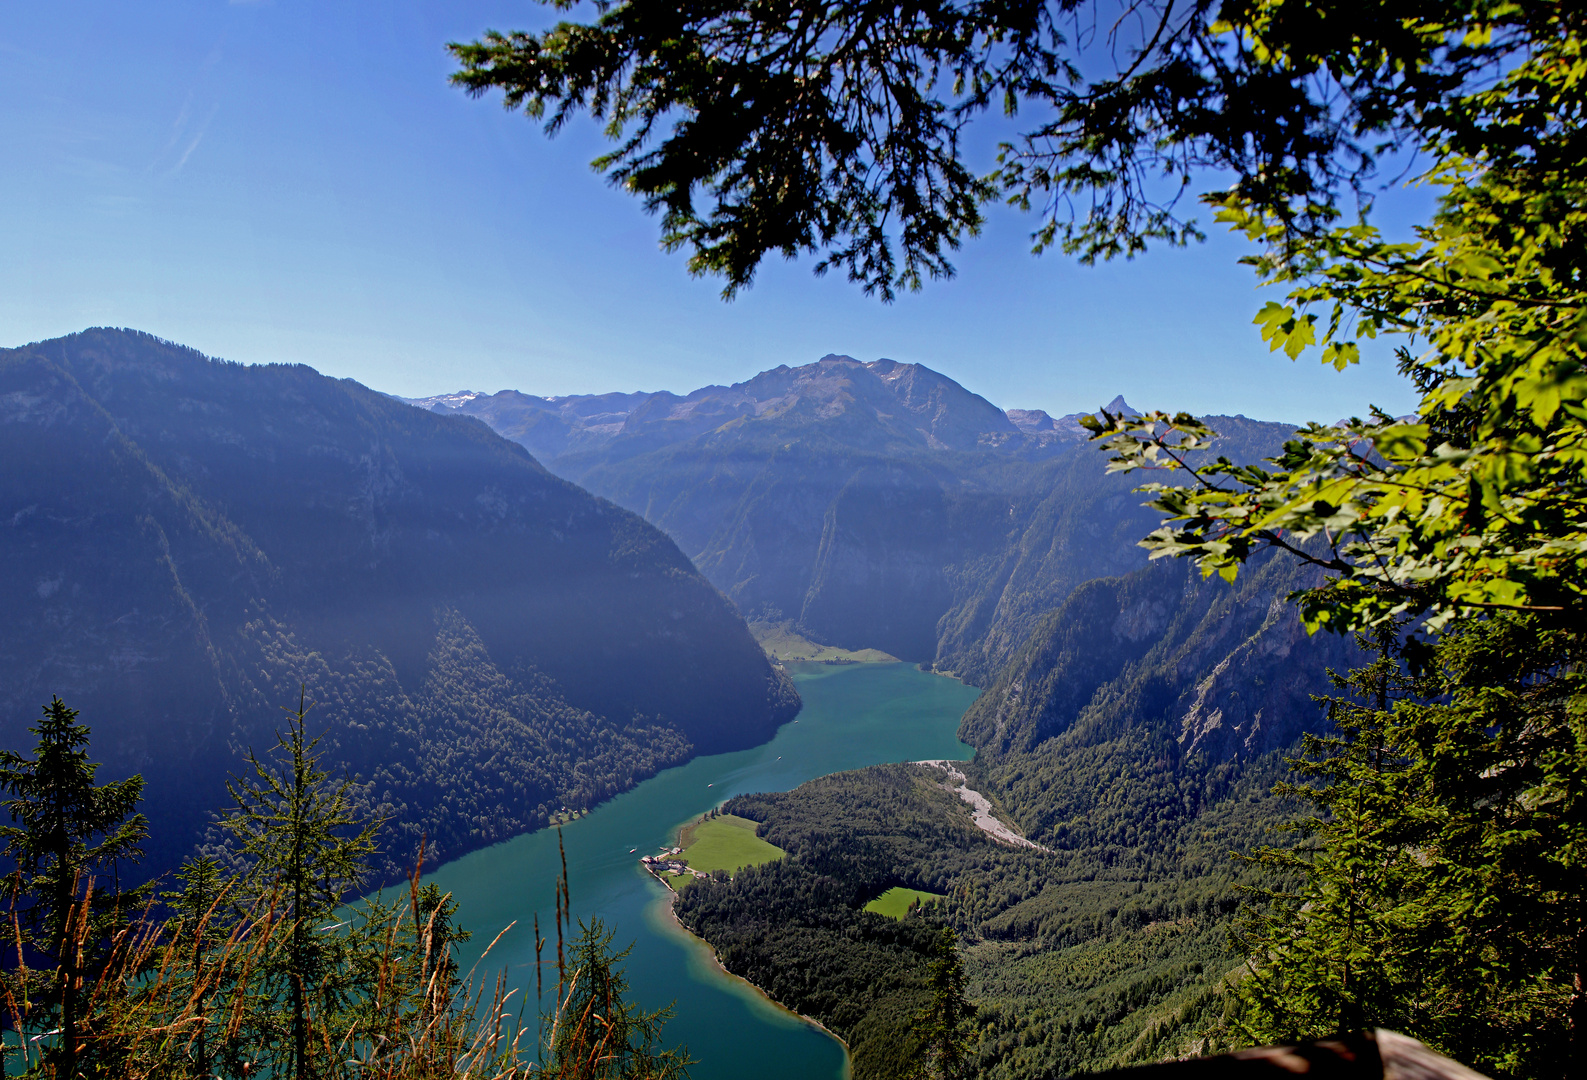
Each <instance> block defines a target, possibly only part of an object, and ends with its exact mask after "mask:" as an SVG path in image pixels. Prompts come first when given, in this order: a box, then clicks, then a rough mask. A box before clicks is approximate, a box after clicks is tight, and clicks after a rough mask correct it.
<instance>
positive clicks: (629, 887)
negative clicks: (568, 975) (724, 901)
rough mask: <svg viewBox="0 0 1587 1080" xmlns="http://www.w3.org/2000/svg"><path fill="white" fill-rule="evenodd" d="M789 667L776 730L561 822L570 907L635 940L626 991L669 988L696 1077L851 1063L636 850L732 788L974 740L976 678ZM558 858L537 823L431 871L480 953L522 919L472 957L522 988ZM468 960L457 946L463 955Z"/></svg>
mask: <svg viewBox="0 0 1587 1080" xmlns="http://www.w3.org/2000/svg"><path fill="white" fill-rule="evenodd" d="M789 672H790V674H791V675H792V676H793V679H794V682H795V683H796V684H797V685H798V687H799V693H800V695H801V696H802V697H803V698H804V708H803V710H802V711H801V712H800V713H799V716H798V718H797V719H796V720H795V721H793V722H791V723H788V724H784V725H783V727H782V728H781V729H780V730H779V731H778V733H777V736H776V738H774V739H773V740H772V741H771V742H769V743H766V744H765V745H763V746H758V747H755V748H754V749H751V750H741V751H738V752H736V753H731V754H715V755H712V756H711V757H701V758H696V759H695V760H693V761H691V762H689V763H688V764H687V765H681V766H679V767H678V768H676V769H669V770H667V771H666V772H664V773H661V774H659V775H657V776H655V777H653V778H651V779H649V780H647V781H645V782H644V783H643V784H640V785H639V786H638V787H636V788H635V789H634V790H632V791H630V792H628V793H626V794H624V795H619V796H617V797H616V798H615V799H613V800H611V801H610V802H608V803H606V804H605V805H603V806H601V807H600V808H599V809H597V810H595V811H594V812H593V813H591V814H590V815H589V816H588V817H584V818H580V819H579V820H578V821H574V822H572V823H570V824H568V825H565V826H563V829H562V836H563V842H564V843H565V844H566V846H567V856H568V882H569V892H570V895H571V896H572V901H573V905H572V910H573V913H574V914H575V916H580V917H583V918H586V919H587V918H589V917H590V916H592V915H593V916H599V917H600V919H601V920H602V921H603V922H604V923H606V925H607V926H608V927H609V928H611V929H612V930H614V931H616V935H617V936H616V944H617V945H618V946H619V947H621V946H624V945H627V944H628V943H629V942H632V943H633V951H632V952H631V953H630V954H629V957H628V960H627V962H626V964H625V965H624V971H625V972H626V973H627V976H628V980H629V986H630V990H631V997H632V1000H633V1001H635V1002H636V1003H637V1004H639V1005H641V1006H642V1007H644V1008H646V1009H653V1008H660V1007H662V1006H665V1005H667V1004H669V1003H672V1002H676V1017H675V1019H673V1021H672V1022H671V1023H669V1024H668V1025H667V1028H666V1032H665V1039H664V1042H665V1044H666V1045H668V1046H674V1045H677V1044H680V1043H682V1044H684V1045H687V1046H688V1048H689V1052H690V1053H691V1054H692V1055H693V1056H694V1057H695V1058H697V1059H698V1061H699V1064H697V1065H695V1066H694V1067H693V1068H692V1069H690V1075H691V1076H692V1077H693V1078H694V1080H737V1078H740V1077H748V1076H754V1077H760V1078H764V1080H782V1078H787V1080H826V1078H834V1080H835V1078H839V1077H843V1076H845V1075H846V1074H847V1069H848V1063H847V1059H846V1055H845V1054H844V1052H843V1047H842V1046H841V1045H840V1044H839V1043H838V1042H837V1041H836V1040H834V1039H833V1038H831V1037H830V1036H829V1035H827V1034H825V1033H824V1032H822V1031H821V1030H819V1029H818V1028H815V1027H812V1026H811V1025H809V1024H806V1023H804V1022H803V1021H801V1020H799V1019H797V1018H796V1017H794V1016H792V1015H790V1014H788V1013H787V1012H784V1011H783V1010H781V1009H779V1008H777V1007H776V1006H775V1005H772V1004H771V1003H770V1002H768V1001H767V1000H766V999H765V998H764V997H762V996H761V995H760V994H759V993H758V992H756V991H755V990H754V989H753V988H751V987H749V986H748V985H747V984H745V983H743V982H741V981H740V980H738V979H734V978H732V977H730V976H727V975H724V974H723V973H722V972H721V971H720V970H719V969H718V968H716V967H715V966H714V964H713V962H712V960H711V957H710V954H709V952H708V951H707V950H706V948H705V946H704V945H703V944H701V943H700V942H698V941H697V940H696V939H694V938H693V937H691V936H690V935H688V934H686V933H684V932H683V931H682V930H680V929H679V928H678V927H677V925H676V924H675V923H673V922H672V920H671V918H670V915H669V913H668V911H667V907H666V905H667V899H666V897H667V890H666V889H665V888H664V887H663V886H662V885H660V884H659V883H658V882H656V881H655V880H654V879H653V878H652V877H651V876H650V875H649V874H647V873H645V871H644V870H643V869H642V868H641V867H640V865H639V856H640V855H646V854H653V853H654V852H655V851H656V850H657V849H658V848H659V847H661V846H662V845H663V844H664V843H668V842H670V841H671V840H672V838H673V837H674V836H675V835H676V832H677V827H678V826H679V825H681V824H683V823H684V822H686V821H688V820H689V819H690V818H693V817H695V816H696V815H698V814H700V813H702V812H703V811H705V810H708V809H710V808H711V807H713V806H716V805H718V804H720V803H721V802H723V801H724V800H726V799H730V798H732V797H733V796H734V795H741V794H744V793H746V792H755V791H786V790H788V789H790V788H794V787H798V786H799V785H800V784H802V783H804V782H805V781H806V780H811V779H814V778H815V777H817V776H824V775H826V774H827V773H832V772H841V771H843V770H845V769H858V768H861V767H863V766H866V765H876V764H881V763H883V762H892V761H917V760H920V759H923V758H961V759H962V758H968V757H969V756H970V752H971V750H970V747H968V746H966V745H965V744H963V743H961V742H960V741H959V740H958V738H957V737H956V735H955V732H956V731H957V729H958V726H959V719H960V717H962V716H963V715H964V711H965V710H966V709H967V708H969V706H970V703H971V702H972V701H974V700H975V697H976V695H977V694H978V693H979V691H978V690H976V689H975V688H974V687H969V686H965V685H963V684H962V683H959V682H957V681H955V680H953V679H948V678H944V677H942V676H940V675H930V674H927V673H925V672H922V671H919V670H917V669H916V668H915V667H914V666H912V665H910V664H853V665H843V666H828V665H824V664H799V665H790V668H789ZM630 848H636V849H638V850H637V851H635V852H633V853H630V851H629V849H630ZM558 868H559V863H558V857H557V837H556V832H555V830H543V831H541V832H537V833H530V834H528V835H526V836H520V837H518V838H516V839H514V840H509V841H507V842H506V843H504V844H498V845H496V846H495V847H492V848H487V849H485V850H483V851H477V852H474V853H473V854H472V855H466V856H464V857H463V858H461V859H458V860H457V861H456V862H451V863H448V864H446V865H445V866H442V867H439V868H438V869H437V870H436V871H435V872H434V873H433V874H431V875H430V876H429V880H432V881H434V882H435V883H436V884H437V885H439V886H440V887H441V889H442V890H443V891H448V892H450V893H451V894H452V896H453V897H454V898H455V899H456V900H457V903H458V909H459V910H458V921H459V923H460V924H461V925H463V926H466V927H468V928H469V929H471V930H473V931H474V940H473V941H472V942H471V943H470V945H471V946H473V947H474V950H475V953H476V954H477V952H478V950H480V949H483V948H484V947H485V946H486V945H488V944H489V943H490V940H491V939H492V938H493V937H495V936H496V934H497V933H498V932H499V931H500V930H501V928H502V927H504V926H506V925H507V924H509V923H511V922H513V921H514V920H517V925H516V926H515V927H514V928H513V929H512V930H510V931H508V932H507V934H506V935H505V936H503V937H502V939H501V941H500V942H499V943H498V944H497V945H496V947H495V948H494V950H492V952H491V954H490V956H489V957H488V958H486V960H485V962H484V963H483V964H482V965H481V968H480V970H481V971H482V972H490V973H491V974H492V975H494V973H495V972H496V971H497V970H500V969H502V968H505V969H506V970H507V973H508V979H509V981H510V982H511V984H512V985H514V986H516V987H520V988H522V989H521V990H520V993H524V992H527V993H528V994H529V995H530V996H533V994H534V985H535V978H534V967H533V964H534V940H533V938H534V932H533V930H532V929H531V925H530V924H531V920H532V919H533V916H534V914H535V912H537V911H538V912H539V913H540V920H541V924H542V932H545V930H546V928H548V927H549V926H550V924H551V919H552V913H553V911H554V907H555V902H554V900H553V895H552V890H553V887H554V882H555V880H556V876H557V872H558ZM552 949H553V953H554V950H555V945H554V944H553V946H552ZM472 960H473V957H466V958H465V963H464V970H467V969H468V967H469V965H470V964H471V963H472ZM553 981H554V980H553ZM516 1000H521V999H515V1001H516ZM532 1013H533V1008H532V1007H531V1009H530V1010H529V1013H528V1014H527V1015H532Z"/></svg>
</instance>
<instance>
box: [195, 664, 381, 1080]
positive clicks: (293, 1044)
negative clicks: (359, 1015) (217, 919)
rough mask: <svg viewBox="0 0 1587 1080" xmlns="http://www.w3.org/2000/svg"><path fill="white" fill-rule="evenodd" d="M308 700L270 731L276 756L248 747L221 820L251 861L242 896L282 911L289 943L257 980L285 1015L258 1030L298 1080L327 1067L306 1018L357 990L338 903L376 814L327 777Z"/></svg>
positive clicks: (340, 1004)
mask: <svg viewBox="0 0 1587 1080" xmlns="http://www.w3.org/2000/svg"><path fill="white" fill-rule="evenodd" d="M312 707H313V706H312V703H310V702H309V701H308V698H307V693H306V691H305V692H304V693H303V694H300V696H299V700H298V707H297V710H296V711H291V710H288V714H287V715H288V719H287V730H286V733H285V734H278V735H277V736H276V746H275V748H274V751H275V752H274V757H275V759H276V760H275V763H273V764H271V763H266V762H264V761H261V760H259V758H258V757H257V756H255V755H254V753H253V751H251V750H250V751H249V753H248V763H249V764H250V765H251V766H252V768H253V775H252V776H251V777H247V778H239V779H237V780H235V781H232V782H231V783H229V784H228V785H227V788H228V790H229V791H230V792H231V796H232V800H233V802H234V804H235V805H234V808H233V810H232V812H231V813H230V815H229V816H227V817H226V818H225V819H224V821H223V824H224V825H225V827H226V828H227V829H228V830H229V831H230V832H231V833H232V835H233V836H234V837H235V839H236V843H237V848H238V852H239V854H240V855H241V856H242V857H243V858H244V859H245V860H246V861H247V863H248V870H247V876H246V878H245V881H244V888H243V893H244V897H245V898H246V899H247V900H248V901H250V902H251V903H253V904H255V905H273V904H279V905H280V906H281V908H282V909H283V912H282V914H283V917H284V918H285V919H286V920H287V924H288V930H287V941H286V945H285V947H284V948H281V949H279V950H277V951H275V952H273V953H272V954H271V955H270V957H269V959H268V961H267V963H266V966H265V986H264V987H263V993H264V994H265V996H266V998H267V999H269V998H274V999H275V1000H279V1001H282V1002H284V1003H285V1005H286V1010H285V1012H286V1015H285V1016H284V1017H283V1018H281V1020H280V1021H279V1022H275V1021H274V1018H275V1012H274V1011H273V1010H270V1009H262V1010H260V1011H259V1013H258V1015H259V1018H260V1021H261V1025H260V1026H261V1030H260V1031H259V1032H258V1036H259V1037H260V1038H261V1040H262V1041H264V1042H266V1043H269V1044H272V1045H274V1046H275V1053H274V1055H273V1058H272V1066H271V1067H272V1069H273V1070H274V1071H275V1072H276V1074H277V1075H290V1076H292V1077H294V1078H295V1080H309V1078H310V1077H313V1076H315V1075H318V1074H319V1073H320V1072H322V1071H324V1070H321V1069H319V1068H317V1066H316V1064H315V1059H316V1058H317V1057H319V1056H321V1055H322V1054H323V1053H325V1052H327V1051H328V1048H317V1047H315V1046H314V1043H313V1041H312V1040H311V1038H310V1029H311V1024H312V1022H313V1021H314V1020H318V1022H319V1023H321V1024H322V1025H326V1024H327V1021H328V1020H329V1019H330V1018H331V1017H333V1016H335V1015H336V1014H337V1013H339V1012H341V1011H343V1010H344V1009H345V1008H346V1007H347V1005H348V1002H349V998H350V996H351V995H352V994H353V993H354V989H355V988H354V987H353V986H352V985H351V984H350V978H351V971H352V968H353V965H352V964H351V963H350V960H351V956H352V952H353V951H354V950H355V949H356V948H357V945H358V942H357V941H355V940H354V939H355V934H354V933H353V931H352V930H351V925H352V924H351V923H350V922H348V921H344V920H342V919H340V918H339V916H338V908H340V907H341V905H342V904H343V903H344V901H346V900H347V899H348V898H349V897H352V896H355V895H356V894H357V891H358V888H359V886H360V885H361V884H362V882H363V881H364V879H365V878H366V877H367V876H368V874H369V859H370V856H371V854H372V853H373V852H374V850H375V834H376V832H377V830H378V829H379V823H378V822H373V821H362V820H361V819H360V816H359V814H358V813H357V811H356V809H355V807H354V805H353V802H352V799H351V797H350V793H351V791H352V787H353V784H352V781H351V780H350V779H347V780H343V781H341V782H340V783H332V782H331V780H330V776H329V774H328V773H326V772H325V771H324V770H323V769H321V768H320V767H319V758H318V756H317V755H316V754H315V752H314V750H315V747H316V746H318V745H319V739H318V738H315V739H309V738H308V737H307V735H306V733H305V731H304V723H305V718H306V717H307V715H308V710H309V709H310V708H312ZM311 1013H312V1018H311Z"/></svg>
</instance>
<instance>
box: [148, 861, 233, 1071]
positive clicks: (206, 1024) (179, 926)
mask: <svg viewBox="0 0 1587 1080" xmlns="http://www.w3.org/2000/svg"><path fill="white" fill-rule="evenodd" d="M177 880H178V881H179V882H181V885H182V887H181V888H180V889H177V890H174V891H171V892H165V893H161V894H160V898H161V899H162V900H164V901H165V902H166V904H167V905H168V907H169V908H170V910H171V917H170V919H169V920H168V921H167V922H166V924H165V927H164V934H165V939H166V943H167V947H168V948H169V949H171V950H172V951H173V953H174V954H175V955H174V956H173V957H172V958H171V962H168V963H167V964H166V965H165V966H166V968H167V969H168V970H169V971H171V972H173V973H174V977H175V978H178V979H180V980H181V981H182V983H183V985H184V989H185V990H186V991H187V1000H188V1011H189V1013H190V1015H191V1026H192V1029H193V1033H192V1038H191V1041H190V1044H189V1047H188V1058H189V1060H190V1062H191V1068H192V1072H193V1075H195V1076H212V1075H214V1074H215V1071H216V1068H217V1066H218V1065H222V1064H226V1065H230V1066H231V1067H232V1068H231V1071H233V1072H235V1071H238V1068H239V1066H240V1060H238V1059H239V1055H238V1053H237V1050H238V1048H237V1047H235V1046H231V1047H227V1046H224V1045H223V1044H221V1043H220V1042H219V1041H218V1040H217V1038H216V1033H215V1030H214V1029H215V1028H216V1026H217V1020H216V1017H215V1015H214V1013H215V1011H216V1010H215V1009H214V1007H213V1004H212V1003H213V1002H215V1001H217V1000H220V999H223V998H224V996H225V995H226V993H227V991H228V990H234V989H235V987H234V986H233V984H232V980H231V979H230V978H229V975H230V973H229V971H228V970H227V968H228V965H227V964H226V963H225V961H224V959H223V957H222V956H221V955H219V954H221V953H222V952H223V950H224V948H225V946H226V944H227V939H228V937H229V935H230V932H231V930H232V929H233V927H234V926H235V925H236V920H235V919H234V918H233V917H232V913H231V911H230V910H229V905H228V904H227V903H226V900H227V898H228V894H229V893H230V892H231V891H232V889H233V888H234V887H235V883H234V882H232V881H230V880H229V879H228V878H227V877H226V876H225V874H224V873H223V871H222V869H221V865H220V863H219V862H217V861H216V860H215V859H213V858H211V857H209V856H207V855H200V856H197V857H195V858H192V859H189V860H188V861H187V862H185V863H183V864H182V869H181V870H179V871H178V872H177Z"/></svg>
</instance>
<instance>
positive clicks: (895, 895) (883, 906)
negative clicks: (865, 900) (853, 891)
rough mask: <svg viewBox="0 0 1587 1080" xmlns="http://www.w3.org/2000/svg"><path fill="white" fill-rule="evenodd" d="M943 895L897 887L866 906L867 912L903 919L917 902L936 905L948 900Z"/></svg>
mask: <svg viewBox="0 0 1587 1080" xmlns="http://www.w3.org/2000/svg"><path fill="white" fill-rule="evenodd" d="M946 899H947V897H946V896H945V895H943V894H942V893H934V892H926V891H925V890H923V889H906V888H904V887H903V886H901V885H895V886H893V887H892V888H891V889H888V890H887V891H886V892H884V893H883V894H882V895H880V896H878V897H877V898H876V899H875V900H872V901H871V902H870V903H869V904H866V905H865V910H866V911H874V912H875V913H876V914H878V915H886V916H887V917H888V918H889V919H902V918H903V917H904V913H905V912H907V911H908V910H909V905H910V904H913V903H914V902H915V901H917V900H918V901H920V902H921V903H922V904H934V903H936V902H937V901H939V900H946Z"/></svg>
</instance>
